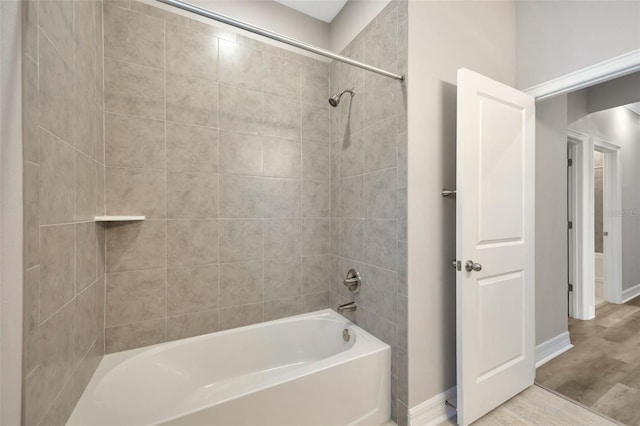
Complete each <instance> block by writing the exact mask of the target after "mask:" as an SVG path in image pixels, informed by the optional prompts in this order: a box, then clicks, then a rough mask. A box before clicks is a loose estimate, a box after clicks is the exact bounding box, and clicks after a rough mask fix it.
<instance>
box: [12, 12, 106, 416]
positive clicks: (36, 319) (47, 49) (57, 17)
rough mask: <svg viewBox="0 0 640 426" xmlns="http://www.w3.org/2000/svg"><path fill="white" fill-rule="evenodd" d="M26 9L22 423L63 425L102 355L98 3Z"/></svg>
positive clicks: (102, 207)
mask: <svg viewBox="0 0 640 426" xmlns="http://www.w3.org/2000/svg"><path fill="white" fill-rule="evenodd" d="M23 6H24V33H23V34H24V36H23V37H24V38H23V46H22V47H23V49H22V50H23V124H24V126H23V158H24V245H25V247H24V253H25V269H26V270H25V280H24V345H23V349H24V354H23V377H24V380H23V385H24V387H23V423H24V424H28V425H35V424H64V423H65V422H66V420H67V418H68V416H69V415H70V414H71V410H72V409H73V407H74V405H75V403H76V402H77V401H78V399H79V398H80V395H81V393H82V391H83V390H84V387H85V386H86V384H87V383H88V381H89V379H90V378H91V375H92V374H93V371H94V370H95V368H96V367H97V365H98V363H99V362H100V359H101V358H102V354H103V351H104V334H103V330H104V250H103V244H104V228H103V227H102V226H101V225H98V224H96V223H94V220H93V218H94V216H95V215H96V214H102V213H103V212H104V193H103V189H104V180H103V176H104V167H103V163H104V157H103V147H102V118H103V112H102V102H103V98H102V60H101V58H102V51H101V48H102V2H101V1H85V0H77V1H73V2H51V1H43V2H38V3H36V2H23ZM96 59H97V60H96Z"/></svg>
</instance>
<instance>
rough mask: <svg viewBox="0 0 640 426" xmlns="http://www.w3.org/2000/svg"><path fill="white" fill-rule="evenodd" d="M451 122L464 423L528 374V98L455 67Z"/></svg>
mask: <svg viewBox="0 0 640 426" xmlns="http://www.w3.org/2000/svg"><path fill="white" fill-rule="evenodd" d="M457 126H458V136H457V138H458V140H457V188H456V190H457V204H456V221H457V232H456V234H457V235H456V238H457V248H456V250H457V259H458V260H460V261H462V265H463V268H462V270H461V271H459V272H458V273H457V280H456V282H457V283H456V285H457V345H458V356H457V363H458V401H457V402H458V423H459V424H462V425H466V424H469V423H471V422H473V421H474V420H476V419H477V418H479V417H481V416H482V415H484V414H486V413H487V412H489V411H491V410H492V409H493V408H495V407H497V406H498V405H500V404H501V403H503V402H505V401H506V400H508V399H509V398H511V397H513V396H514V395H516V394H517V393H519V392H520V391H522V390H523V389H525V388H526V387H528V386H530V385H532V384H533V379H534V376H535V360H534V338H535V337H534V213H535V211H534V189H535V188H534V179H535V171H534V166H535V162H534V158H535V140H534V127H535V101H534V99H533V98H532V97H531V96H529V95H527V94H525V93H522V92H520V91H517V90H515V89H513V88H511V87H508V86H506V85H504V84H501V83H498V82H496V81H493V80H491V79H488V78H486V77H484V76H481V75H479V74H476V73H474V72H472V71H469V70H466V69H461V70H459V71H458V124H457ZM468 261H472V263H475V264H476V265H475V266H476V270H471V271H468V270H466V269H465V268H464V265H465V263H466V262H468ZM480 265H481V268H480V267H479V266H480Z"/></svg>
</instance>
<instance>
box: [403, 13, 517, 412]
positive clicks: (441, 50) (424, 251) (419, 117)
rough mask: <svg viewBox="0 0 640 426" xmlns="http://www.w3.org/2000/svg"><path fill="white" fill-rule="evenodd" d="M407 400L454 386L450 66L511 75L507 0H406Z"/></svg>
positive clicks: (506, 79) (504, 77) (511, 24)
mask: <svg viewBox="0 0 640 426" xmlns="http://www.w3.org/2000/svg"><path fill="white" fill-rule="evenodd" d="M408 16H409V72H408V76H409V77H408V82H409V85H410V87H411V91H410V92H409V99H408V111H409V123H408V124H409V126H408V134H409V145H408V146H409V148H408V182H409V186H408V201H409V219H408V235H409V246H408V247H409V270H408V277H409V281H408V282H409V293H408V294H409V352H408V356H409V407H414V406H416V405H417V404H419V403H421V402H423V401H425V400H427V399H428V398H430V397H432V396H434V395H436V394H439V393H441V392H443V391H445V390H446V389H448V388H450V387H451V386H454V385H455V383H456V377H455V360H456V351H455V338H456V331H455V317H456V314H455V272H454V270H453V269H452V268H451V266H450V264H449V262H450V260H451V259H453V258H454V257H455V234H456V228H455V201H454V200H452V199H444V198H442V196H441V195H440V192H441V190H442V189H443V188H453V187H455V178H456V175H455V168H456V123H455V117H456V86H455V85H456V71H457V69H458V68H460V67H466V68H469V69H471V70H473V71H476V72H479V73H482V74H484V75H486V76H488V77H491V78H493V79H496V80H499V81H501V82H503V83H506V84H509V85H513V84H514V79H515V10H514V4H513V3H512V2H475V1H458V2H449V1H428V2H422V1H415V2H409V13H408Z"/></svg>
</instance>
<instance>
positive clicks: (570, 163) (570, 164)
mask: <svg viewBox="0 0 640 426" xmlns="http://www.w3.org/2000/svg"><path fill="white" fill-rule="evenodd" d="M567 164H569V167H571V166H573V158H569V161H567Z"/></svg>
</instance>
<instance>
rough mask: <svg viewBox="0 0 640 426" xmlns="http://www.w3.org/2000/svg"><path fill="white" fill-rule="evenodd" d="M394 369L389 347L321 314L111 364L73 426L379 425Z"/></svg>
mask: <svg viewBox="0 0 640 426" xmlns="http://www.w3.org/2000/svg"><path fill="white" fill-rule="evenodd" d="M344 329H347V330H348V331H349V334H350V336H351V337H350V340H349V341H348V342H346V341H345V340H344V339H343V330H344ZM390 366H391V350H390V348H389V346H388V345H387V344H385V343H383V342H381V341H380V340H378V339H376V338H375V337H373V336H372V335H370V334H369V333H367V332H366V331H364V330H362V329H361V328H359V327H358V326H356V325H355V324H353V323H351V322H349V321H348V320H346V319H345V318H344V317H342V316H340V315H338V314H337V313H335V312H334V311H332V310H330V309H325V310H322V311H317V312H312V313H309V314H304V315H298V316H295V317H289V318H284V319H281V320H276V321H270V322H265V323H260V324H255V325H251V326H247V327H242V328H237V329H234V330H227V331H221V332H218V333H212V334H207V335H204V336H198V337H192V338H189V339H183V340H178V341H174V342H169V343H163V344H160V345H155V346H149V347H146V348H140V349H134V350H130V351H125V352H119V353H115V354H110V355H107V356H105V357H104V359H103V360H102V362H101V363H100V365H99V366H98V369H97V370H96V373H95V375H94V376H93V378H92V379H91V381H90V383H89V385H88V386H87V388H86V390H85V391H84V393H83V395H82V397H81V398H80V401H79V402H78V405H77V406H76V408H75V410H74V411H73V414H72V415H71V418H70V419H69V422H68V423H67V424H68V425H78V426H90V425H109V426H115V425H118V426H123V425H157V424H162V425H189V426H195V425H278V426H284V425H323V426H328V425H350V424H357V425H380V424H383V423H385V422H386V421H388V420H389V417H390V402H389V401H390Z"/></svg>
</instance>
